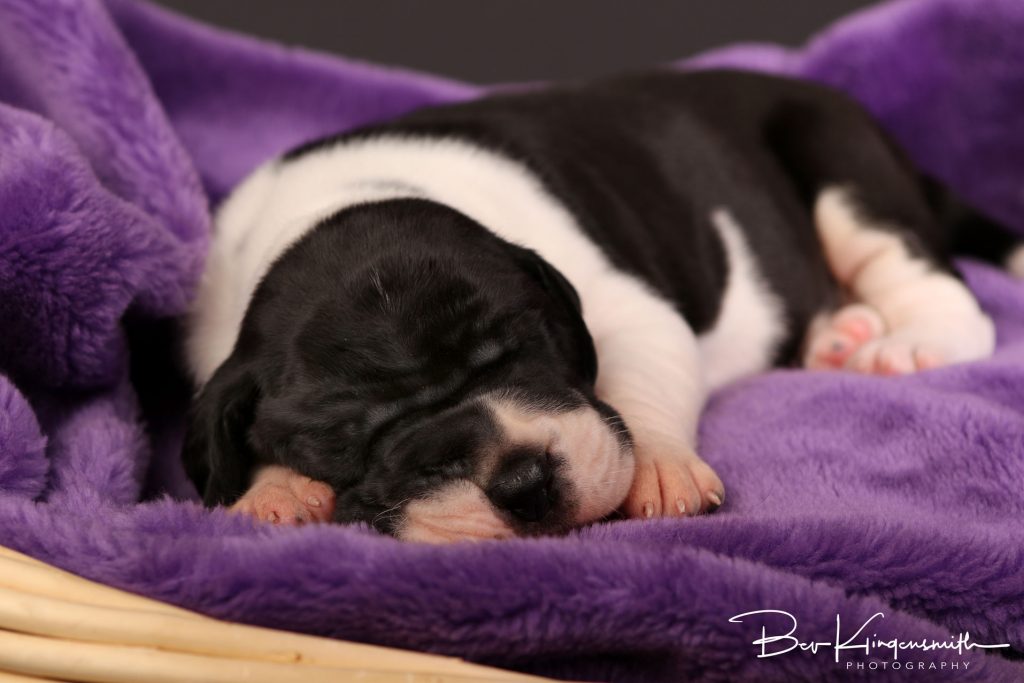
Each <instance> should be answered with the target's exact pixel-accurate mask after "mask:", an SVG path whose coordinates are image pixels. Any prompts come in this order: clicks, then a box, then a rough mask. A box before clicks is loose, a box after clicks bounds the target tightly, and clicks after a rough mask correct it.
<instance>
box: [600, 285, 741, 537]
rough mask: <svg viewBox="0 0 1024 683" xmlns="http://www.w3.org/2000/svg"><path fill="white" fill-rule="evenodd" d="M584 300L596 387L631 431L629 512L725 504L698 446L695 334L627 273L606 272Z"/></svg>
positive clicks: (700, 390) (691, 510)
mask: <svg viewBox="0 0 1024 683" xmlns="http://www.w3.org/2000/svg"><path fill="white" fill-rule="evenodd" d="M588 294H590V295H592V296H591V297H588V299H589V300H591V301H595V302H600V305H599V306H598V305H596V304H595V306H593V307H592V308H591V309H590V310H588V308H587V307H586V306H585V308H584V315H585V317H586V321H587V326H588V328H589V329H590V331H591V334H592V335H593V337H594V345H595V347H596V349H597V356H598V376H597V385H596V392H597V396H598V398H600V399H601V400H602V401H604V402H606V403H608V404H609V405H611V406H612V407H613V408H615V409H616V410H617V411H619V413H620V414H621V415H622V417H623V419H624V420H625V421H626V426H627V427H629V430H630V432H631V434H632V436H633V452H634V455H635V459H636V471H635V475H634V478H633V484H632V487H631V489H630V491H629V494H628V496H627V498H626V501H625V503H624V505H623V509H624V511H625V512H626V514H628V515H629V516H630V517H654V516H663V515H667V516H677V515H694V514H698V513H700V512H703V511H707V510H711V509H714V508H716V507H718V506H719V505H721V504H722V501H723V500H724V498H725V489H724V487H723V486H722V481H721V479H719V478H718V475H717V474H715V472H714V470H712V469H711V468H710V467H709V466H708V465H707V463H705V462H704V461H703V460H701V458H700V457H698V455H697V453H696V450H695V443H696V436H697V419H698V417H699V415H700V410H701V407H702V406H703V403H704V398H705V396H704V394H705V389H704V386H703V379H702V377H701V370H700V364H699V360H698V349H697V340H696V339H695V337H694V334H693V331H692V330H691V329H690V327H689V326H688V325H687V324H686V322H685V321H684V320H683V319H682V317H681V316H680V315H679V314H678V313H677V312H676V311H675V310H674V309H673V308H672V307H671V306H670V305H669V304H667V303H666V302H665V301H663V300H661V299H659V298H658V297H655V296H654V295H652V294H651V293H650V292H648V291H647V290H646V289H644V287H643V286H641V285H640V284H639V283H638V282H636V281H635V280H633V279H632V278H629V277H626V276H624V275H620V274H608V275H606V276H604V277H602V278H601V279H600V283H599V284H595V285H594V286H593V288H592V289H591V291H590V292H588Z"/></svg>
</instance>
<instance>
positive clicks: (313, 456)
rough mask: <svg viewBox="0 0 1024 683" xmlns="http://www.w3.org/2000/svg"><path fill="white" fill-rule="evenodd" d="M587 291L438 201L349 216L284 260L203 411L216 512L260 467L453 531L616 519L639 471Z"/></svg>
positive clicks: (389, 517)
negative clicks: (609, 393) (613, 398)
mask: <svg viewBox="0 0 1024 683" xmlns="http://www.w3.org/2000/svg"><path fill="white" fill-rule="evenodd" d="M596 373H597V361H596V355H595V352H594V346H593V342H592V340H591V338H590V335H589V333H588V331H587V328H586V326H585V324H584V322H583V319H582V317H581V311H580V302H579V298H578V297H577V295H576V292H575V290H574V289H573V287H572V285H571V284H570V283H569V282H568V281H567V280H566V279H565V278H564V277H563V276H562V275H561V274H560V273H559V272H558V271H557V270H556V269H554V268H553V267H552V266H551V265H550V264H548V263H547V262H545V261H544V260H543V259H542V258H540V257H539V256H538V255H537V254H535V253H533V252H531V251H529V250H526V249H522V248H520V247H517V246H515V245H512V244H509V243H508V242H505V241H503V240H501V239H499V238H497V237H496V236H494V235H493V234H492V233H490V232H489V231H487V230H485V229H484V228H483V227H482V226H480V225H478V224H476V223H474V222H473V221H472V220H470V219H469V218H467V217H465V216H463V215H462V214H460V213H458V212H456V211H453V210H452V209H449V208H447V207H444V206H441V205H438V204H434V203H432V202H427V201H422V200H395V201H388V202H381V203H377V204H368V205H364V206H360V207H355V208H352V209H348V210H345V211H343V212H341V213H339V214H337V215H335V216H333V217H331V218H330V219H328V220H326V221H325V222H324V223H322V224H321V225H319V226H318V227H317V228H315V229H314V230H313V231H312V232H311V233H310V234H308V235H307V236H306V237H305V238H303V239H302V240H300V241H299V242H298V243H297V244H296V245H294V246H293V247H292V248H291V249H290V250H289V251H288V252H286V253H285V254H284V255H283V256H282V257H281V258H280V259H279V260H278V261H277V262H276V263H275V265H274V266H273V267H272V268H271V270H270V271H269V273H268V274H267V275H266V277H265V278H264V280H263V281H262V283H261V284H260V286H259V288H258V289H257V292H256V294H255V295H254V297H253V299H252V301H251V303H250V305H249V308H248V311H247V313H246V318H245V322H244V323H243V327H242V330H241V332H240V335H239V338H238V342H237V344H236V347H235V349H234V351H233V353H232V355H231V357H230V358H229V359H228V360H227V361H225V362H224V363H223V364H222V365H221V367H220V368H219V369H218V370H217V372H216V373H215V374H214V376H213V377H212V378H211V379H210V381H209V382H208V383H207V384H206V386H205V387H204V388H203V390H202V392H201V393H200V396H199V397H198V400H197V402H196V405H195V406H194V410H193V415H192V421H191V424H190V429H189V438H188V441H187V447H186V463H187V464H188V465H189V470H190V474H191V475H192V476H193V479H194V480H195V481H196V482H197V484H198V485H199V486H200V488H201V489H202V490H204V492H205V493H204V495H205V500H206V502H207V503H209V504H215V503H229V502H231V501H233V500H234V499H235V498H237V497H238V496H239V495H240V494H241V493H242V492H243V491H244V489H245V488H246V486H247V484H248V481H247V476H248V474H249V473H250V472H251V469H252V467H253V466H254V465H256V464H258V463H278V464H283V465H287V466H290V467H292V468H293V469H296V470H298V471H300V472H301V473H303V474H305V475H307V476H310V477H312V478H314V479H319V480H322V481H326V482H328V483H329V484H331V485H332V486H333V488H334V489H335V491H336V493H337V507H336V513H335V519H336V520H337V521H344V522H351V521H363V522H367V523H369V524H371V525H373V526H374V527H376V528H377V529H380V530H382V531H385V532H387V533H392V534H395V535H397V536H398V537H400V538H406V539H411V540H424V541H447V540H457V539H460V538H502V537H509V536H516V535H533V534H543V533H553V532H560V531H564V530H566V529H569V528H571V527H573V526H577V525H580V524H583V523H586V522H590V521H594V520H596V519H599V518H601V517H603V516H605V515H607V514H608V513H610V512H612V511H613V510H614V509H615V508H616V507H617V506H618V505H619V504H620V503H621V502H622V500H623V499H624V497H625V495H626V493H627V491H628V488H629V485H630V482H631V481H632V476H633V461H632V454H631V448H630V441H629V436H628V433H627V431H626V428H625V425H624V424H623V422H622V420H621V419H620V418H619V416H618V415H617V414H616V413H615V411H614V410H613V409H612V408H611V407H609V406H607V405H605V404H603V403H601V402H600V401H598V400H597V399H596V397H595V396H594V392H593V388H594V380H595V377H596Z"/></svg>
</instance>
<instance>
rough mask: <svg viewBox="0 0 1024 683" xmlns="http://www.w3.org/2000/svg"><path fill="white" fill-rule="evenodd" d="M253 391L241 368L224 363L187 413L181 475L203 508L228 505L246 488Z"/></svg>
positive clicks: (255, 395)
mask: <svg viewBox="0 0 1024 683" xmlns="http://www.w3.org/2000/svg"><path fill="white" fill-rule="evenodd" d="M257 400H258V389H257V386H256V383H255V381H254V380H253V378H252V376H251V374H250V372H249V369H248V367H247V366H246V364H244V363H241V362H239V361H238V360H237V358H236V357H235V356H232V357H231V358H229V359H228V360H227V361H225V362H224V363H223V364H222V365H221V366H220V367H219V368H218V369H217V371H216V372H215V373H214V374H213V377H211V378H210V381H209V382H207V383H206V385H205V386H204V387H203V388H202V390H201V391H200V392H199V395H198V396H197V397H196V399H195V401H194V402H193V405H192V408H191V410H190V411H189V419H188V429H187V432H186V436H185V449H184V460H185V469H186V471H187V472H188V476H189V478H190V479H192V482H193V483H194V484H195V485H196V489H197V490H198V491H199V494H200V495H201V496H202V498H203V503H205V504H206V505H211V506H212V505H230V504H231V503H233V502H235V501H236V500H237V499H238V498H239V497H241V495H242V494H243V493H245V490H246V488H248V486H249V478H250V476H251V473H252V468H253V467H254V465H255V457H254V454H253V452H252V448H251V446H250V445H249V439H248V432H249V426H250V425H251V424H252V421H253V415H254V414H255V411H256V402H257Z"/></svg>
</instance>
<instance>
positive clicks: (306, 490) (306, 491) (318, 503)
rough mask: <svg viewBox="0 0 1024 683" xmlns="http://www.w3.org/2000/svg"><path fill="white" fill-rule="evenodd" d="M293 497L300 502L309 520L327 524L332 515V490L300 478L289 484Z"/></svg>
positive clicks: (310, 480) (308, 479)
mask: <svg viewBox="0 0 1024 683" xmlns="http://www.w3.org/2000/svg"><path fill="white" fill-rule="evenodd" d="M290 488H291V491H292V493H293V494H294V495H295V497H296V498H297V499H298V500H299V501H300V502H302V504H303V507H304V508H305V511H306V513H308V516H309V518H310V520H312V521H316V522H329V521H330V520H331V516H332V515H333V514H334V490H333V489H332V488H331V487H330V486H328V485H327V484H325V483H323V482H322V481H316V480H314V479H310V478H309V477H301V478H297V479H294V480H292V481H291V482H290Z"/></svg>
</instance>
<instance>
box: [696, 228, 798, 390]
mask: <svg viewBox="0 0 1024 683" xmlns="http://www.w3.org/2000/svg"><path fill="white" fill-rule="evenodd" d="M711 222H712V224H713V225H714V226H715V228H716V229H717V230H718V234H719V236H720V237H721V238H722V245H723V246H724V247H725V255H726V262H727V263H728V267H729V272H728V275H727V279H726V287H725V294H724V296H723V297H722V303H721V307H720V309H719V312H718V318H717V319H716V320H715V325H714V327H712V328H711V329H710V330H708V331H707V332H705V333H704V334H702V335H701V336H700V338H699V340H698V341H699V344H700V351H701V357H702V359H703V366H704V376H705V378H706V381H707V383H708V387H709V388H710V389H712V390H714V389H717V388H719V387H721V386H723V385H725V384H728V383H729V382H732V381H734V380H736V379H739V378H741V377H744V376H747V375H751V374H753V373H755V372H761V371H763V370H765V369H767V368H768V367H770V366H771V362H772V356H773V354H774V353H775V350H776V348H777V347H778V344H779V342H780V341H782V338H783V335H784V334H785V323H784V318H783V310H782V304H781V302H780V301H779V300H778V297H776V296H775V294H773V293H772V291H771V288H770V287H769V286H768V283H767V281H766V280H765V279H764V277H763V276H762V275H761V273H760V272H759V271H758V269H757V262H756V259H755V258H754V255H753V254H752V253H751V251H750V247H749V246H748V245H747V241H746V239H744V237H743V232H742V230H741V229H740V227H739V226H738V225H737V224H736V220H735V219H734V218H733V216H732V214H730V213H729V212H728V211H727V210H725V209H718V210H716V211H715V212H714V213H712V214H711Z"/></svg>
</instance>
